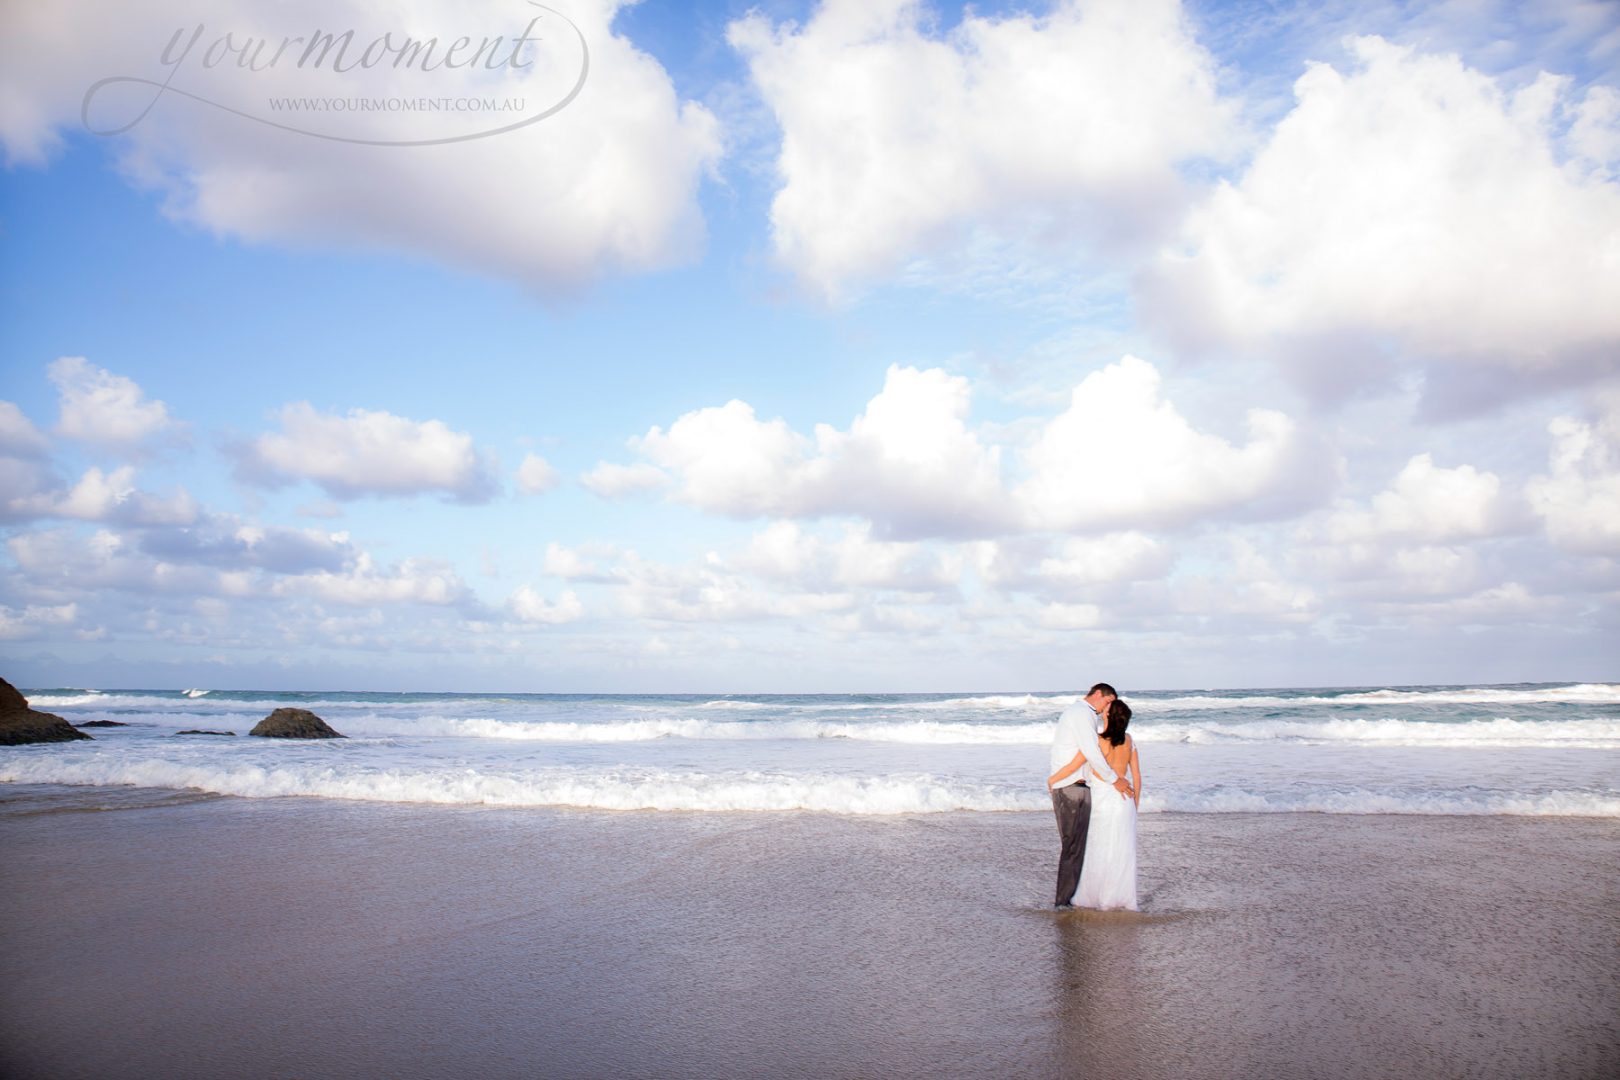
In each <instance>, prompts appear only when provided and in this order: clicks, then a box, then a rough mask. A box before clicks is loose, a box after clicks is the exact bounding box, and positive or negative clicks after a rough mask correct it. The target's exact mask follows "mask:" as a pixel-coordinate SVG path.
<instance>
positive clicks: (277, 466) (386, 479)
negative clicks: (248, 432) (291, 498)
mask: <svg viewBox="0 0 1620 1080" xmlns="http://www.w3.org/2000/svg"><path fill="white" fill-rule="evenodd" d="M279 419H280V421H281V431H279V432H272V433H269V434H265V435H261V436H259V438H257V439H255V440H254V441H253V442H252V443H251V444H249V445H248V446H246V447H242V448H240V450H239V460H238V472H239V474H240V475H241V476H242V477H243V478H244V479H248V480H253V481H257V482H259V483H264V484H271V485H275V484H281V483H286V482H288V481H289V480H291V479H302V480H309V481H311V482H313V483H315V484H318V485H320V487H321V488H323V489H324V490H325V491H326V492H327V493H328V494H329V495H331V496H332V497H334V498H337V499H356V498H359V497H361V496H363V495H418V494H425V493H428V492H439V493H442V494H444V495H447V496H450V497H451V498H453V499H455V500H456V501H458V502H464V503H477V502H483V501H485V500H487V499H488V498H489V497H490V495H491V494H493V492H494V489H495V481H494V479H493V477H492V475H491V471H490V468H489V466H488V463H487V462H485V461H484V460H482V459H481V458H480V456H479V454H478V452H477V450H476V448H475V447H474V446H473V440H472V436H471V435H467V434H465V433H463V432H459V431H452V430H450V428H449V427H447V426H446V425H445V424H444V422H443V421H440V420H424V421H416V420H410V419H407V418H405V417H403V416H395V415H393V414H392V413H388V412H381V411H376V412H374V411H371V410H369V409H350V410H349V412H348V413H347V415H344V416H337V415H334V414H331V413H319V412H316V411H315V409H314V407H313V406H311V405H310V404H309V403H308V402H297V403H295V404H292V405H288V406H286V407H284V408H283V409H282V410H281V412H280V415H279Z"/></svg>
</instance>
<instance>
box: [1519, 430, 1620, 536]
mask: <svg viewBox="0 0 1620 1080" xmlns="http://www.w3.org/2000/svg"><path fill="white" fill-rule="evenodd" d="M1548 431H1549V432H1551V434H1552V439H1553V445H1552V452H1551V454H1550V455H1549V460H1548V470H1547V472H1546V473H1545V474H1543V475H1540V476H1537V477H1534V478H1532V479H1531V481H1530V482H1529V484H1528V485H1527V486H1526V489H1525V493H1526V495H1527V496H1528V497H1529V499H1530V504H1531V506H1532V507H1533V508H1534V509H1535V512H1536V513H1537V514H1539V515H1540V516H1541V518H1542V520H1543V521H1544V522H1545V524H1546V528H1547V537H1548V539H1549V540H1551V541H1552V543H1553V544H1554V545H1555V546H1556V547H1558V548H1561V549H1563V550H1565V551H1569V552H1574V553H1576V554H1581V555H1609V556H1616V555H1620V407H1617V408H1612V409H1611V411H1610V413H1609V415H1608V416H1607V418H1606V420H1605V421H1604V422H1601V423H1590V422H1587V421H1584V420H1579V419H1576V418H1575V417H1571V416H1560V417H1558V418H1556V419H1554V420H1553V421H1552V423H1551V424H1550V425H1548Z"/></svg>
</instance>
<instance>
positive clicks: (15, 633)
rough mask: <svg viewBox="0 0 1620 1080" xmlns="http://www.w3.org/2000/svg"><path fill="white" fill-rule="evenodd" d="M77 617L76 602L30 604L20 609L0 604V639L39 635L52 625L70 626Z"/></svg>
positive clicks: (12, 639) (7, 639)
mask: <svg viewBox="0 0 1620 1080" xmlns="http://www.w3.org/2000/svg"><path fill="white" fill-rule="evenodd" d="M78 617H79V608H78V605H77V604H54V605H42V604H30V605H28V606H27V607H25V608H23V609H22V610H20V611H19V610H17V609H15V608H10V607H4V606H0V641H19V640H22V639H25V638H32V637H39V636H40V635H42V634H44V633H45V632H46V631H48V630H50V629H52V628H54V627H64V626H72V625H73V623H74V622H75V621H76V620H77V619H78Z"/></svg>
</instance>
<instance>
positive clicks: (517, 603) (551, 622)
mask: <svg viewBox="0 0 1620 1080" xmlns="http://www.w3.org/2000/svg"><path fill="white" fill-rule="evenodd" d="M508 603H509V606H510V607H511V609H512V613H513V614H514V615H516V616H517V617H518V618H519V619H520V620H522V621H523V622H531V623H544V624H546V625H548V626H557V625H560V624H562V623H570V622H573V621H574V620H575V619H578V618H580V617H581V616H583V615H584V614H585V605H584V604H582V603H581V602H580V599H579V597H577V596H575V595H574V593H573V592H572V591H568V592H564V593H563V594H562V595H561V596H559V597H558V598H557V599H556V600H547V599H546V598H545V597H543V596H541V595H540V594H539V593H537V592H535V591H534V589H533V588H532V587H530V586H528V585H524V586H523V587H522V588H520V589H518V591H517V592H515V593H513V594H512V598H511V600H510V601H509V602H508Z"/></svg>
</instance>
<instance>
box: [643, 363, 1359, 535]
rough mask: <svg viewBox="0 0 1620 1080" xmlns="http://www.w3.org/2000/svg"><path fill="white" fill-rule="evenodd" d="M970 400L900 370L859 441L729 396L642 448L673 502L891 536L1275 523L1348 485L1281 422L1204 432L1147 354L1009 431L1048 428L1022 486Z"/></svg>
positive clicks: (1321, 452) (934, 379) (1040, 434)
mask: <svg viewBox="0 0 1620 1080" xmlns="http://www.w3.org/2000/svg"><path fill="white" fill-rule="evenodd" d="M970 404H971V386H970V384H969V382H968V380H967V379H966V378H963V377H962V376H957V375H950V374H947V373H946V372H944V371H941V370H938V369H930V370H927V371H919V370H917V369H915V368H909V367H899V366H893V367H890V368H889V370H888V374H887V376H886V377H885V379H884V384H883V389H882V391H881V392H879V393H878V394H877V395H876V396H875V397H873V398H872V399H871V401H869V402H868V403H867V406H866V408H865V409H864V410H863V411H862V412H861V414H860V415H858V416H857V417H856V418H855V419H854V421H853V422H852V423H851V424H850V426H849V428H848V429H847V430H844V429H839V428H836V427H834V426H832V425H829V424H817V425H816V426H815V429H814V437H813V438H812V437H807V436H805V435H802V434H800V433H798V432H796V431H794V430H793V429H792V428H791V427H789V425H788V424H787V422H786V421H784V420H782V419H780V418H777V419H772V420H761V419H760V418H759V417H758V416H757V415H756V414H755V412H754V410H753V407H752V406H750V405H748V404H747V403H746V402H743V401H730V402H728V403H726V404H725V405H721V406H714V407H710V408H704V409H698V410H695V411H693V412H690V413H687V414H685V415H684V416H681V417H680V418H679V419H677V420H676V421H675V422H674V423H673V424H671V425H670V426H669V428H668V429H667V430H665V429H664V428H662V427H654V428H652V429H651V430H649V431H648V432H647V434H646V435H644V436H642V437H640V438H638V439H632V440H631V446H632V447H633V448H634V449H636V450H638V451H640V452H641V453H642V454H643V455H645V456H646V457H647V458H648V459H650V461H651V462H652V463H653V464H654V466H655V471H656V472H657V473H658V475H659V476H660V477H668V478H669V480H670V482H671V483H672V497H673V498H675V499H677V500H679V501H681V502H684V503H687V504H689V505H692V506H695V507H698V508H700V509H702V510H706V511H709V512H712V513H718V514H725V515H728V516H732V517H739V518H749V517H773V518H784V519H800V518H818V517H837V516H843V517H855V518H859V519H861V520H863V521H865V522H868V523H869V524H870V527H871V529H872V530H873V533H874V535H876V536H878V537H879V538H881V539H884V540H915V539H921V538H925V537H954V538H959V539H960V538H972V537H988V536H996V535H1006V534H1012V533H1019V532H1026V531H1031V530H1034V531H1041V530H1051V531H1059V532H1100V531H1109V530H1120V529H1131V528H1140V527H1169V526H1180V525H1186V524H1188V523H1190V522H1193V521H1196V520H1200V519H1205V518H1209V517H1228V518H1236V519H1245V520H1252V519H1265V518H1271V517H1278V516H1283V515H1286V514H1289V513H1293V512H1296V511H1298V510H1300V509H1302V508H1304V507H1307V506H1310V505H1312V504H1314V503H1315V502H1316V501H1318V500H1319V499H1321V498H1322V497H1324V495H1325V494H1326V493H1327V492H1328V491H1329V490H1330V489H1331V487H1332V485H1333V483H1334V482H1335V481H1336V478H1337V473H1336V468H1337V463H1336V461H1334V460H1333V459H1332V457H1331V455H1330V454H1329V453H1328V452H1327V450H1326V449H1325V448H1324V447H1323V446H1322V445H1321V444H1320V443H1319V442H1318V441H1317V440H1315V439H1314V438H1311V437H1309V436H1307V435H1306V434H1305V433H1303V432H1301V431H1300V430H1299V428H1298V426H1297V425H1296V424H1295V423H1294V422H1293V421H1292V420H1290V419H1289V418H1288V417H1286V416H1284V415H1283V414H1281V413H1278V412H1274V411H1271V410H1264V409H1254V410H1251V411H1250V412H1249V417H1248V426H1249V440H1248V442H1247V443H1246V444H1244V445H1242V446H1234V445H1233V444H1231V443H1229V442H1227V441H1226V440H1225V439H1222V438H1220V437H1219V436H1217V435H1212V434H1208V433H1205V432H1201V431H1198V430H1197V429H1195V428H1194V427H1193V426H1192V425H1191V424H1190V423H1189V422H1188V421H1187V420H1186V418H1184V417H1183V416H1182V415H1181V414H1180V412H1179V411H1177V409H1176V408H1175V406H1174V405H1173V404H1172V403H1171V402H1169V401H1167V400H1165V399H1164V398H1163V397H1162V395H1161V392H1160V379H1159V374H1158V371H1157V369H1155V368H1154V367H1153V365H1151V364H1149V363H1147V362H1146V361H1143V360H1139V359H1136V358H1135V357H1126V358H1124V359H1123V360H1121V361H1119V362H1118V363H1116V364H1113V365H1110V366H1109V367H1107V368H1105V369H1103V370H1102V371H1099V372H1095V373H1093V374H1092V375H1090V376H1088V377H1087V378H1086V379H1085V380H1084V381H1082V382H1081V383H1080V385H1079V386H1077V387H1076V388H1075V389H1074V391H1073V394H1072V395H1071V397H1070V402H1069V407H1068V409H1066V410H1065V411H1064V412H1063V413H1061V414H1059V415H1058V416H1056V417H1054V418H1051V419H1049V420H1040V419H1038V418H1029V420H1028V421H1027V422H1024V423H1021V424H1015V425H1008V426H1007V427H1006V428H1004V429H1003V430H1004V431H1017V430H1026V429H1029V428H1031V427H1033V428H1035V429H1036V431H1037V434H1036V435H1035V437H1034V438H1033V440H1032V442H1031V443H1030V445H1028V446H1027V447H1023V448H1021V452H1020V454H1019V456H1020V459H1021V461H1022V463H1023V465H1024V467H1025V468H1024V471H1025V476H1024V478H1023V480H1022V482H1021V483H1019V484H1018V485H1017V486H1016V487H1015V488H1013V489H1012V490H1010V491H1009V490H1008V488H1007V487H1006V485H1005V484H1004V482H1003V479H1002V471H1003V467H1002V451H1003V447H1001V446H998V445H994V444H993V443H991V442H989V441H987V440H986V439H985V438H983V437H981V435H980V433H979V432H978V431H976V430H975V429H974V428H973V427H971V426H970V425H969V423H968V419H969V412H970ZM625 468H631V467H625Z"/></svg>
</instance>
